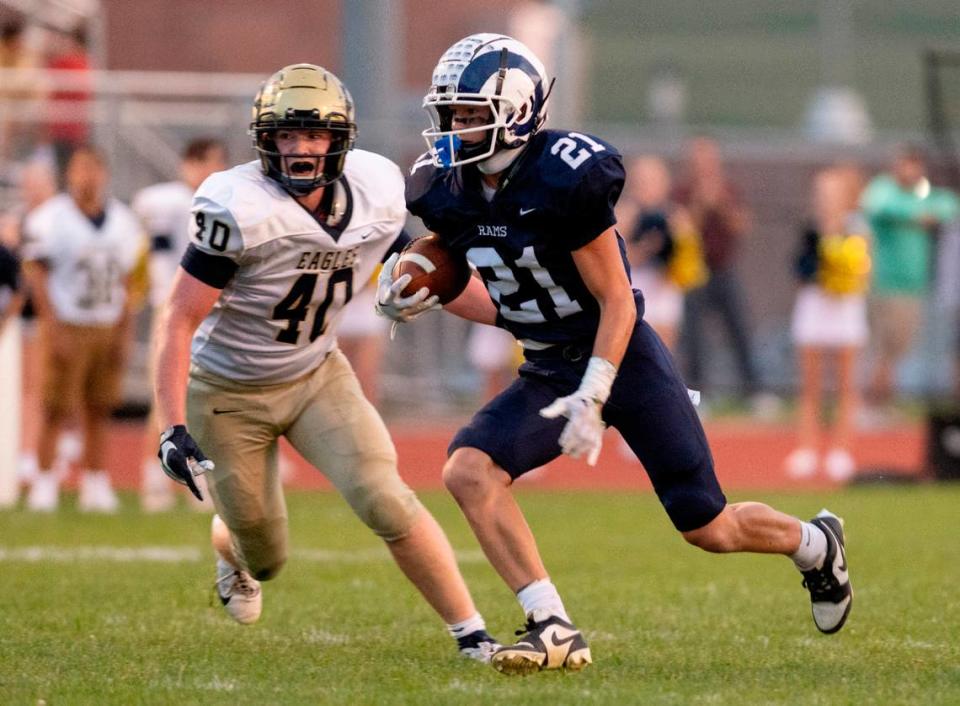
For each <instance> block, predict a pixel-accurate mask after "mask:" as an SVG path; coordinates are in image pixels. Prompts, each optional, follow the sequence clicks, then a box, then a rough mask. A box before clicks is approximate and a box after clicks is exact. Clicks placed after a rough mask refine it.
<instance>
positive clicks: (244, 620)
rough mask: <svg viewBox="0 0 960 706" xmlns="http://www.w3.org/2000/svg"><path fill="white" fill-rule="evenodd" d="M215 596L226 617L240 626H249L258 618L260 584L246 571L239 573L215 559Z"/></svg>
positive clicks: (261, 596) (239, 571) (260, 604)
mask: <svg viewBox="0 0 960 706" xmlns="http://www.w3.org/2000/svg"><path fill="white" fill-rule="evenodd" d="M217 595H218V596H219V597H220V602H221V603H222V604H223V607H224V609H225V610H226V611H227V615H229V616H230V617H231V618H233V619H234V620H236V621H237V622H238V623H240V624H241V625H250V624H251V623H255V622H257V620H258V619H259V618H260V610H261V608H262V607H263V594H262V593H261V592H260V582H259V581H257V580H256V579H254V578H253V577H252V576H251V575H250V574H248V573H247V572H246V571H241V570H240V569H237V568H235V567H234V566H232V565H231V564H229V563H227V562H226V561H224V560H223V559H221V558H219V557H218V558H217Z"/></svg>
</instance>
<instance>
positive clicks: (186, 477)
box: [157, 424, 213, 500]
mask: <svg viewBox="0 0 960 706" xmlns="http://www.w3.org/2000/svg"><path fill="white" fill-rule="evenodd" d="M157 456H158V457H159V458H160V465H161V466H162V467H163V472H164V473H166V474H167V475H168V476H170V477H171V478H172V479H173V480H175V481H177V483H181V484H183V485H185V486H187V487H188V488H190V492H191V493H193V494H194V495H195V496H196V497H197V500H203V495H201V493H200V488H198V487H197V482H196V481H195V480H194V479H193V477H194V476H198V475H200V474H202V473H205V472H206V471H212V470H213V461H210V460H208V459H207V457H206V456H204V455H203V452H202V451H201V450H200V447H199V446H197V442H196V441H194V440H193V437H191V436H190V435H189V434H188V433H187V428H186V427H185V426H183V425H182V424H177V425H176V426H172V427H168V428H167V430H166V431H165V432H163V433H162V434H161V435H160V450H159V451H158V452H157Z"/></svg>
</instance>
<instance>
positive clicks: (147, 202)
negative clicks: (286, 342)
mask: <svg viewBox="0 0 960 706" xmlns="http://www.w3.org/2000/svg"><path fill="white" fill-rule="evenodd" d="M226 168H227V153H226V147H225V146H224V145H223V143H222V142H220V141H219V140H214V139H210V138H198V139H195V140H191V141H190V142H189V143H188V144H187V146H186V148H185V149H184V151H183V154H182V157H181V160H180V178H179V179H177V180H176V181H168V182H163V183H161V184H154V185H153V186H148V187H147V188H145V189H142V190H141V191H140V192H138V193H137V194H136V196H134V199H133V203H132V208H133V212H134V213H135V214H136V215H137V217H138V218H139V219H140V222H141V223H142V224H143V227H144V229H145V230H146V232H147V235H148V237H149V238H150V258H149V279H150V306H151V308H152V309H153V313H154V322H156V321H158V320H159V317H158V316H156V314H157V312H159V311H160V308H161V307H162V306H163V303H164V302H165V301H166V300H167V296H168V295H169V294H170V288H171V285H172V283H173V277H174V275H175V274H176V272H177V268H178V267H179V265H180V258H181V257H182V256H183V253H184V251H186V249H187V246H188V245H189V244H190V240H191V235H192V231H193V230H195V229H196V225H195V224H194V223H193V222H192V220H191V217H190V205H191V203H193V192H195V191H196V190H197V188H199V186H200V184H202V183H203V181H204V180H205V179H206V178H207V177H208V176H210V175H211V174H213V173H214V172H219V171H223V170H224V169H226ZM370 309H371V310H372V309H373V303H372V302H371V304H370ZM151 348H152V346H151ZM155 427H156V424H155V423H154V421H153V419H152V418H151V419H150V420H148V423H147V434H148V437H149V438H148V441H149V443H148V444H147V445H146V447H145V448H146V449H147V458H146V459H145V460H144V464H143V472H142V474H141V487H140V505H141V507H142V508H143V510H144V511H146V512H163V511H165V510H169V509H171V508H172V507H173V505H174V504H175V502H176V497H175V496H174V491H175V489H176V487H177V486H175V484H173V483H171V482H170V479H169V478H167V474H166V473H164V472H163V469H162V468H161V466H160V459H158V458H157V455H156V453H155V452H154V450H153V446H154V441H155V440H156V432H155V431H154V429H155ZM184 490H186V489H184ZM186 497H187V498H188V502H190V503H191V506H193V507H197V508H198V509H202V508H203V507H204V506H206V507H210V504H209V503H204V504H200V503H194V502H193V501H194V498H193V496H192V495H191V494H190V493H186Z"/></svg>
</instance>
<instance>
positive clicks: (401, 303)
mask: <svg viewBox="0 0 960 706" xmlns="http://www.w3.org/2000/svg"><path fill="white" fill-rule="evenodd" d="M399 259H400V253H393V255H391V256H390V257H389V258H387V261H386V262H385V263H383V269H381V270H380V276H379V277H377V307H376V308H377V313H378V314H380V316H385V317H386V318H388V319H392V320H393V321H398V322H401V323H407V322H408V321H413V320H414V319H415V318H417V317H418V316H420V315H421V314H425V313H426V312H428V311H432V310H434V309H439V308H440V298H439V297H438V296H437V295H436V294H434V295H432V296H431V295H430V290H428V289H427V288H426V287H422V288H421V289H419V290H418V291H416V292H414V293H413V294H411V295H410V296H409V297H402V296H400V292H401V291H403V288H404V287H406V286H407V285H408V284H410V280H412V279H413V277H412V276H410V275H409V274H406V275H401V276H400V277H399V278H398V279H396V280H394V279H393V268H394V266H395V265H396V264H397V260H399Z"/></svg>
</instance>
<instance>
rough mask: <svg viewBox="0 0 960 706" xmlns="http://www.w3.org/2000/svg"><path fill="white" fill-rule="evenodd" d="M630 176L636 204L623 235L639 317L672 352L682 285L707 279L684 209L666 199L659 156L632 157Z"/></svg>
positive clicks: (664, 168) (667, 191)
mask: <svg viewBox="0 0 960 706" xmlns="http://www.w3.org/2000/svg"><path fill="white" fill-rule="evenodd" d="M630 181H631V186H632V189H631V191H632V196H633V198H634V199H635V201H636V204H637V206H638V211H637V213H636V214H635V216H634V219H633V226H632V227H631V229H630V232H629V235H628V238H627V258H628V259H629V260H630V276H631V280H632V281H633V286H634V287H635V288H637V289H639V290H640V291H641V292H643V297H644V300H645V308H644V313H643V317H644V319H645V320H646V321H647V323H649V324H650V325H651V326H653V328H654V330H656V332H657V333H658V334H659V335H660V338H662V339H663V342H664V343H665V344H666V346H667V348H669V349H670V350H671V351H674V350H675V348H676V342H677V334H678V331H679V327H680V322H681V321H682V319H683V296H684V290H686V289H689V288H690V287H699V286H702V285H703V284H704V283H705V282H706V279H707V273H706V267H705V264H704V262H703V256H702V248H701V247H700V239H699V236H698V235H697V233H696V231H695V230H694V229H693V223H692V221H691V219H690V217H689V215H688V214H687V212H686V211H685V210H684V209H683V208H678V207H674V206H672V205H671V204H670V203H669V201H668V198H669V195H670V174H669V172H668V171H667V165H666V164H665V163H664V162H663V160H662V159H660V158H658V157H650V156H644V157H639V158H638V159H636V160H635V161H634V162H633V164H632V169H631V170H630Z"/></svg>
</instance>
